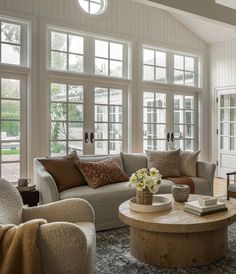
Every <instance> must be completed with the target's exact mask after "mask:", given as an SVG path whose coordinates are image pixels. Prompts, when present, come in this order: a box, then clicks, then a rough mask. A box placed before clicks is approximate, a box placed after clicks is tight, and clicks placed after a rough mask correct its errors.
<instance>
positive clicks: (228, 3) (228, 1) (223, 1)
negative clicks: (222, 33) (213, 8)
mask: <svg viewBox="0 0 236 274" xmlns="http://www.w3.org/2000/svg"><path fill="white" fill-rule="evenodd" d="M215 1H216V4H219V5H222V6H225V7H228V8H231V9H236V1H235V0H215Z"/></svg>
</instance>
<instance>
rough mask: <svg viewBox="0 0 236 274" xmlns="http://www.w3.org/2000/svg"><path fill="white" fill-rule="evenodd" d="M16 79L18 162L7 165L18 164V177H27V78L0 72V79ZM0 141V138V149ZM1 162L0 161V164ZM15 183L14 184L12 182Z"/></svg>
mask: <svg viewBox="0 0 236 274" xmlns="http://www.w3.org/2000/svg"><path fill="white" fill-rule="evenodd" d="M2 78H5V79H16V80H20V91H21V98H20V127H21V130H20V141H19V143H20V160H19V161H8V163H14V162H17V163H18V162H19V163H20V176H21V177H27V117H28V114H27V80H26V79H27V77H26V76H24V75H20V74H16V73H2V72H0V79H2ZM1 121H2V120H0V124H1ZM2 142H3V143H4V142H5V141H2V140H1V138H0V147H1V143H2ZM1 163H2V160H1V159H0V164H1ZM0 174H1V166H0ZM13 183H16V182H13Z"/></svg>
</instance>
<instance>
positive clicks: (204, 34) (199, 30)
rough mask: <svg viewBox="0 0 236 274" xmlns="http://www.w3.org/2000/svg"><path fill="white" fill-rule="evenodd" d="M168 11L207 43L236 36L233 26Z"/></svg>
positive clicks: (235, 28) (188, 14)
mask: <svg viewBox="0 0 236 274" xmlns="http://www.w3.org/2000/svg"><path fill="white" fill-rule="evenodd" d="M234 1H235V2H236V0H234ZM168 13H169V14H170V15H172V16H173V17H174V18H176V19H177V20H178V21H180V22H181V23H182V24H183V25H185V26H186V27H187V28H188V29H190V30H191V31H192V32H193V33H195V34H196V35H197V36H198V37H200V38H201V39H202V40H203V41H205V42H206V43H208V44H214V43H218V42H221V41H225V40H230V39H233V38H236V27H235V26H231V25H227V24H224V23H221V22H217V21H214V20H211V19H207V18H204V17H201V16H198V15H193V14H190V13H186V12H181V11H176V12H173V11H168Z"/></svg>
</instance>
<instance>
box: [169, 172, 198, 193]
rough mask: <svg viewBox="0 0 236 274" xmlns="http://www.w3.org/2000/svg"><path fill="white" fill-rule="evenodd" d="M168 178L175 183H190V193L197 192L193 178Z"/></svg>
mask: <svg viewBox="0 0 236 274" xmlns="http://www.w3.org/2000/svg"><path fill="white" fill-rule="evenodd" d="M168 179H169V180H171V181H172V182H173V183H175V184H180V185H188V186H189V188H190V193H191V194H194V193H195V187H194V183H193V180H192V179H191V178H189V177H186V176H183V177H178V178H172V177H169V178H168Z"/></svg>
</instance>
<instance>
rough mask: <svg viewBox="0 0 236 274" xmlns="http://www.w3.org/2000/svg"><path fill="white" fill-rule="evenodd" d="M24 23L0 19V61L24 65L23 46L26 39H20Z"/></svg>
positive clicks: (25, 45)
mask: <svg viewBox="0 0 236 274" xmlns="http://www.w3.org/2000/svg"><path fill="white" fill-rule="evenodd" d="M23 28H27V27H26V24H22V23H16V22H10V21H4V20H1V19H0V31H1V33H0V56H1V60H0V63H3V64H11V65H16V66H19V65H26V64H27V56H24V57H25V58H24V60H23V56H22V54H23V48H26V47H27V41H24V40H22V31H23V30H22V29H23Z"/></svg>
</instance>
